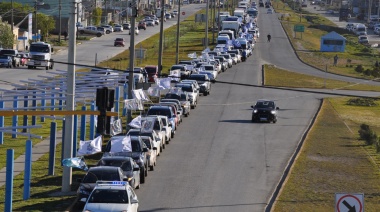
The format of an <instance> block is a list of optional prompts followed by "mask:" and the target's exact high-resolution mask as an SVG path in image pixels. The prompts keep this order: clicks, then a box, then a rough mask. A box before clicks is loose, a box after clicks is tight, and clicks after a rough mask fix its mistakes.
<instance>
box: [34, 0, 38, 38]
mask: <svg viewBox="0 0 380 212" xmlns="http://www.w3.org/2000/svg"><path fill="white" fill-rule="evenodd" d="M34 3H35V4H34V19H35V23H34V36H35V37H34V41H37V34H38V33H37V6H38V5H37V0H35V2H34Z"/></svg>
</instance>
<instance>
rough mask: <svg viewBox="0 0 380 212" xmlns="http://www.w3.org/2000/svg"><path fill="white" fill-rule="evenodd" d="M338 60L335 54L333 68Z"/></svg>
mask: <svg viewBox="0 0 380 212" xmlns="http://www.w3.org/2000/svg"><path fill="white" fill-rule="evenodd" d="M338 59H339V57H338V55H337V54H336V55H335V56H334V66H336V64H337V63H338Z"/></svg>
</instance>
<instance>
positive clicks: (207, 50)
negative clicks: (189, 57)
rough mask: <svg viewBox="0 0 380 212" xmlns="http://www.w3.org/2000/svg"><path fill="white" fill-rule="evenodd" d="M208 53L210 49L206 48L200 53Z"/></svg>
mask: <svg viewBox="0 0 380 212" xmlns="http://www.w3.org/2000/svg"><path fill="white" fill-rule="evenodd" d="M209 51H210V48H206V49H205V50H203V51H202V53H207V52H209Z"/></svg>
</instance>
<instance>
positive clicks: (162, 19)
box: [157, 0, 165, 77]
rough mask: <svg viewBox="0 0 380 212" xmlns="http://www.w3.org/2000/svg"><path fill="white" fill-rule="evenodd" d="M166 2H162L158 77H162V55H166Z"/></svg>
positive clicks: (163, 0) (162, 0)
mask: <svg viewBox="0 0 380 212" xmlns="http://www.w3.org/2000/svg"><path fill="white" fill-rule="evenodd" d="M164 4H165V0H161V5H160V8H161V23H160V41H159V47H158V63H157V64H158V76H159V77H161V72H162V54H163V53H164V50H163V49H164V48H163V39H164V15H165V8H164Z"/></svg>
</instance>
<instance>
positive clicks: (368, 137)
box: [358, 124, 379, 145]
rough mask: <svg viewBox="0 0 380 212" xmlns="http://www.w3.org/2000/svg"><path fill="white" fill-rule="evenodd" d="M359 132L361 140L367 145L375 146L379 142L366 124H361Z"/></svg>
mask: <svg viewBox="0 0 380 212" xmlns="http://www.w3.org/2000/svg"><path fill="white" fill-rule="evenodd" d="M358 132H359V136H360V139H362V140H364V141H365V143H366V144H367V145H372V144H375V143H376V142H377V141H378V140H379V139H378V137H377V135H376V133H375V132H373V130H371V129H370V128H369V126H368V125H366V124H361V125H360V130H359V131H358Z"/></svg>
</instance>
